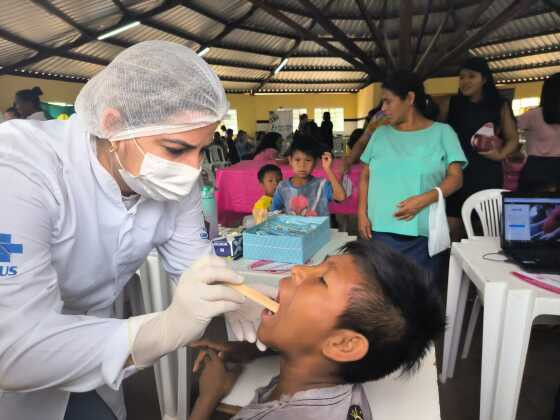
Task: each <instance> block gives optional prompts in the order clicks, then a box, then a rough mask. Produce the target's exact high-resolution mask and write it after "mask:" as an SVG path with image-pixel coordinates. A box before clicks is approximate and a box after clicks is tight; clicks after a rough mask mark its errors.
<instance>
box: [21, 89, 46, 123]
mask: <svg viewBox="0 0 560 420" xmlns="http://www.w3.org/2000/svg"><path fill="white" fill-rule="evenodd" d="M42 94H43V91H42V90H41V88H40V87H39V86H35V87H34V88H33V89H23V90H19V91H17V92H16V101H15V106H16V109H17V112H18V114H19V115H20V117H21V118H25V119H28V120H37V121H45V120H46V119H47V117H45V113H44V112H43V111H42V110H41V107H40V101H39V96H41V95H42Z"/></svg>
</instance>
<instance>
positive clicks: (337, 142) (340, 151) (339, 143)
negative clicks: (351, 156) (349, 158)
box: [332, 135, 344, 158]
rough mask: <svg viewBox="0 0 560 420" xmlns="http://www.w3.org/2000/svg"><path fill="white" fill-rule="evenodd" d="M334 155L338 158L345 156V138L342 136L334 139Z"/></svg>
mask: <svg viewBox="0 0 560 420" xmlns="http://www.w3.org/2000/svg"><path fill="white" fill-rule="evenodd" d="M332 153H333V155H334V157H337V158H338V157H342V156H344V138H343V137H342V136H341V135H338V136H336V137H334V139H333V150H332Z"/></svg>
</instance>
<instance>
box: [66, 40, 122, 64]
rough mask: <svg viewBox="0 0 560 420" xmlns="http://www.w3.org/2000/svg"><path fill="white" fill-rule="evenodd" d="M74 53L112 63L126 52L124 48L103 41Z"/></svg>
mask: <svg viewBox="0 0 560 420" xmlns="http://www.w3.org/2000/svg"><path fill="white" fill-rule="evenodd" d="M72 51H74V52H76V53H80V54H86V55H90V56H92V57H96V58H101V59H104V60H109V61H110V60H112V59H113V58H115V57H116V56H117V54H119V53H120V52H121V51H124V48H121V47H117V46H116V45H112V44H109V43H107V42H103V41H91V42H88V43H87V44H84V45H82V46H81V47H78V48H74V49H73V50H72Z"/></svg>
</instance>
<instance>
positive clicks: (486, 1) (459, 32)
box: [418, 0, 493, 75]
mask: <svg viewBox="0 0 560 420" xmlns="http://www.w3.org/2000/svg"><path fill="white" fill-rule="evenodd" d="M492 1H493V0H482V1H481V2H480V3H479V4H478V6H477V7H476V9H475V10H473V11H472V12H471V13H470V14H469V15H468V16H467V17H466V18H465V19H463V20H462V21H461V22H460V24H459V26H458V27H457V28H456V30H455V31H454V34H453V35H452V36H450V37H449V39H448V40H447V42H445V44H443V45H442V46H441V51H444V52H447V51H450V50H452V49H454V48H455V47H456V45H457V44H458V43H459V42H460V41H461V40H463V39H465V37H466V35H467V30H469V28H471V27H472V26H473V25H474V24H475V23H476V21H477V20H478V19H480V16H481V15H482V14H483V13H484V11H485V10H486V9H488V7H489V6H490V4H491V3H492ZM447 3H448V14H449V13H453V10H454V8H455V5H454V0H447ZM448 16H449V15H446V20H447V18H448ZM432 48H433V47H432ZM435 61H437V60H435ZM427 67H428V66H421V67H420V68H419V70H418V71H419V73H421V74H422V75H424V74H425V73H428V72H430V71H434V70H435V68H434V66H432V67H431V68H429V69H428V68H427Z"/></svg>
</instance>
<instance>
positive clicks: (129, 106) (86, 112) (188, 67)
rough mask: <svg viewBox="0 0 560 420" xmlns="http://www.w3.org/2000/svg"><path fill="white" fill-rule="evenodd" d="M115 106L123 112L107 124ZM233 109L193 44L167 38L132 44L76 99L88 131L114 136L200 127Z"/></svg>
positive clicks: (119, 111) (218, 81)
mask: <svg viewBox="0 0 560 420" xmlns="http://www.w3.org/2000/svg"><path fill="white" fill-rule="evenodd" d="M110 108H113V109H115V110H117V111H118V114H120V115H119V116H118V117H117V118H116V119H115V118H113V119H111V118H109V119H106V120H105V121H106V123H105V124H102V117H103V115H104V112H105V111H106V110H108V109H110ZM227 110H228V103H227V99H226V94H225V92H224V88H223V86H222V84H221V83H220V80H219V79H218V77H217V76H216V74H215V73H214V72H213V71H212V69H211V68H210V66H209V65H208V64H207V63H206V62H205V61H204V60H203V59H202V58H200V57H199V56H198V55H197V54H196V53H195V52H194V51H192V50H191V49H190V48H188V47H185V46H183V45H180V44H176V43H173V42H165V41H146V42H140V43H138V44H136V45H134V46H132V47H130V48H128V49H126V50H125V51H123V52H122V53H120V54H119V55H118V56H117V57H116V58H115V59H114V60H113V61H112V62H111V63H110V64H109V65H108V66H107V67H106V68H105V69H103V70H102V71H100V72H99V73H98V74H97V75H96V76H94V77H93V78H92V79H91V80H89V81H88V82H87V83H86V85H85V86H84V87H83V88H82V90H81V91H80V93H79V95H78V98H77V99H76V113H77V115H78V117H79V118H80V119H81V120H82V121H83V122H84V124H85V126H86V127H87V129H88V131H89V132H90V133H91V134H93V135H95V136H97V137H100V138H104V139H111V140H125V139H130V138H134V137H142V136H151V135H156V134H164V133H178V132H182V131H189V130H194V129H196V128H200V127H204V126H207V125H209V124H212V123H215V122H217V121H221V120H222V119H223V118H224V116H225V114H226V112H227Z"/></svg>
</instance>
